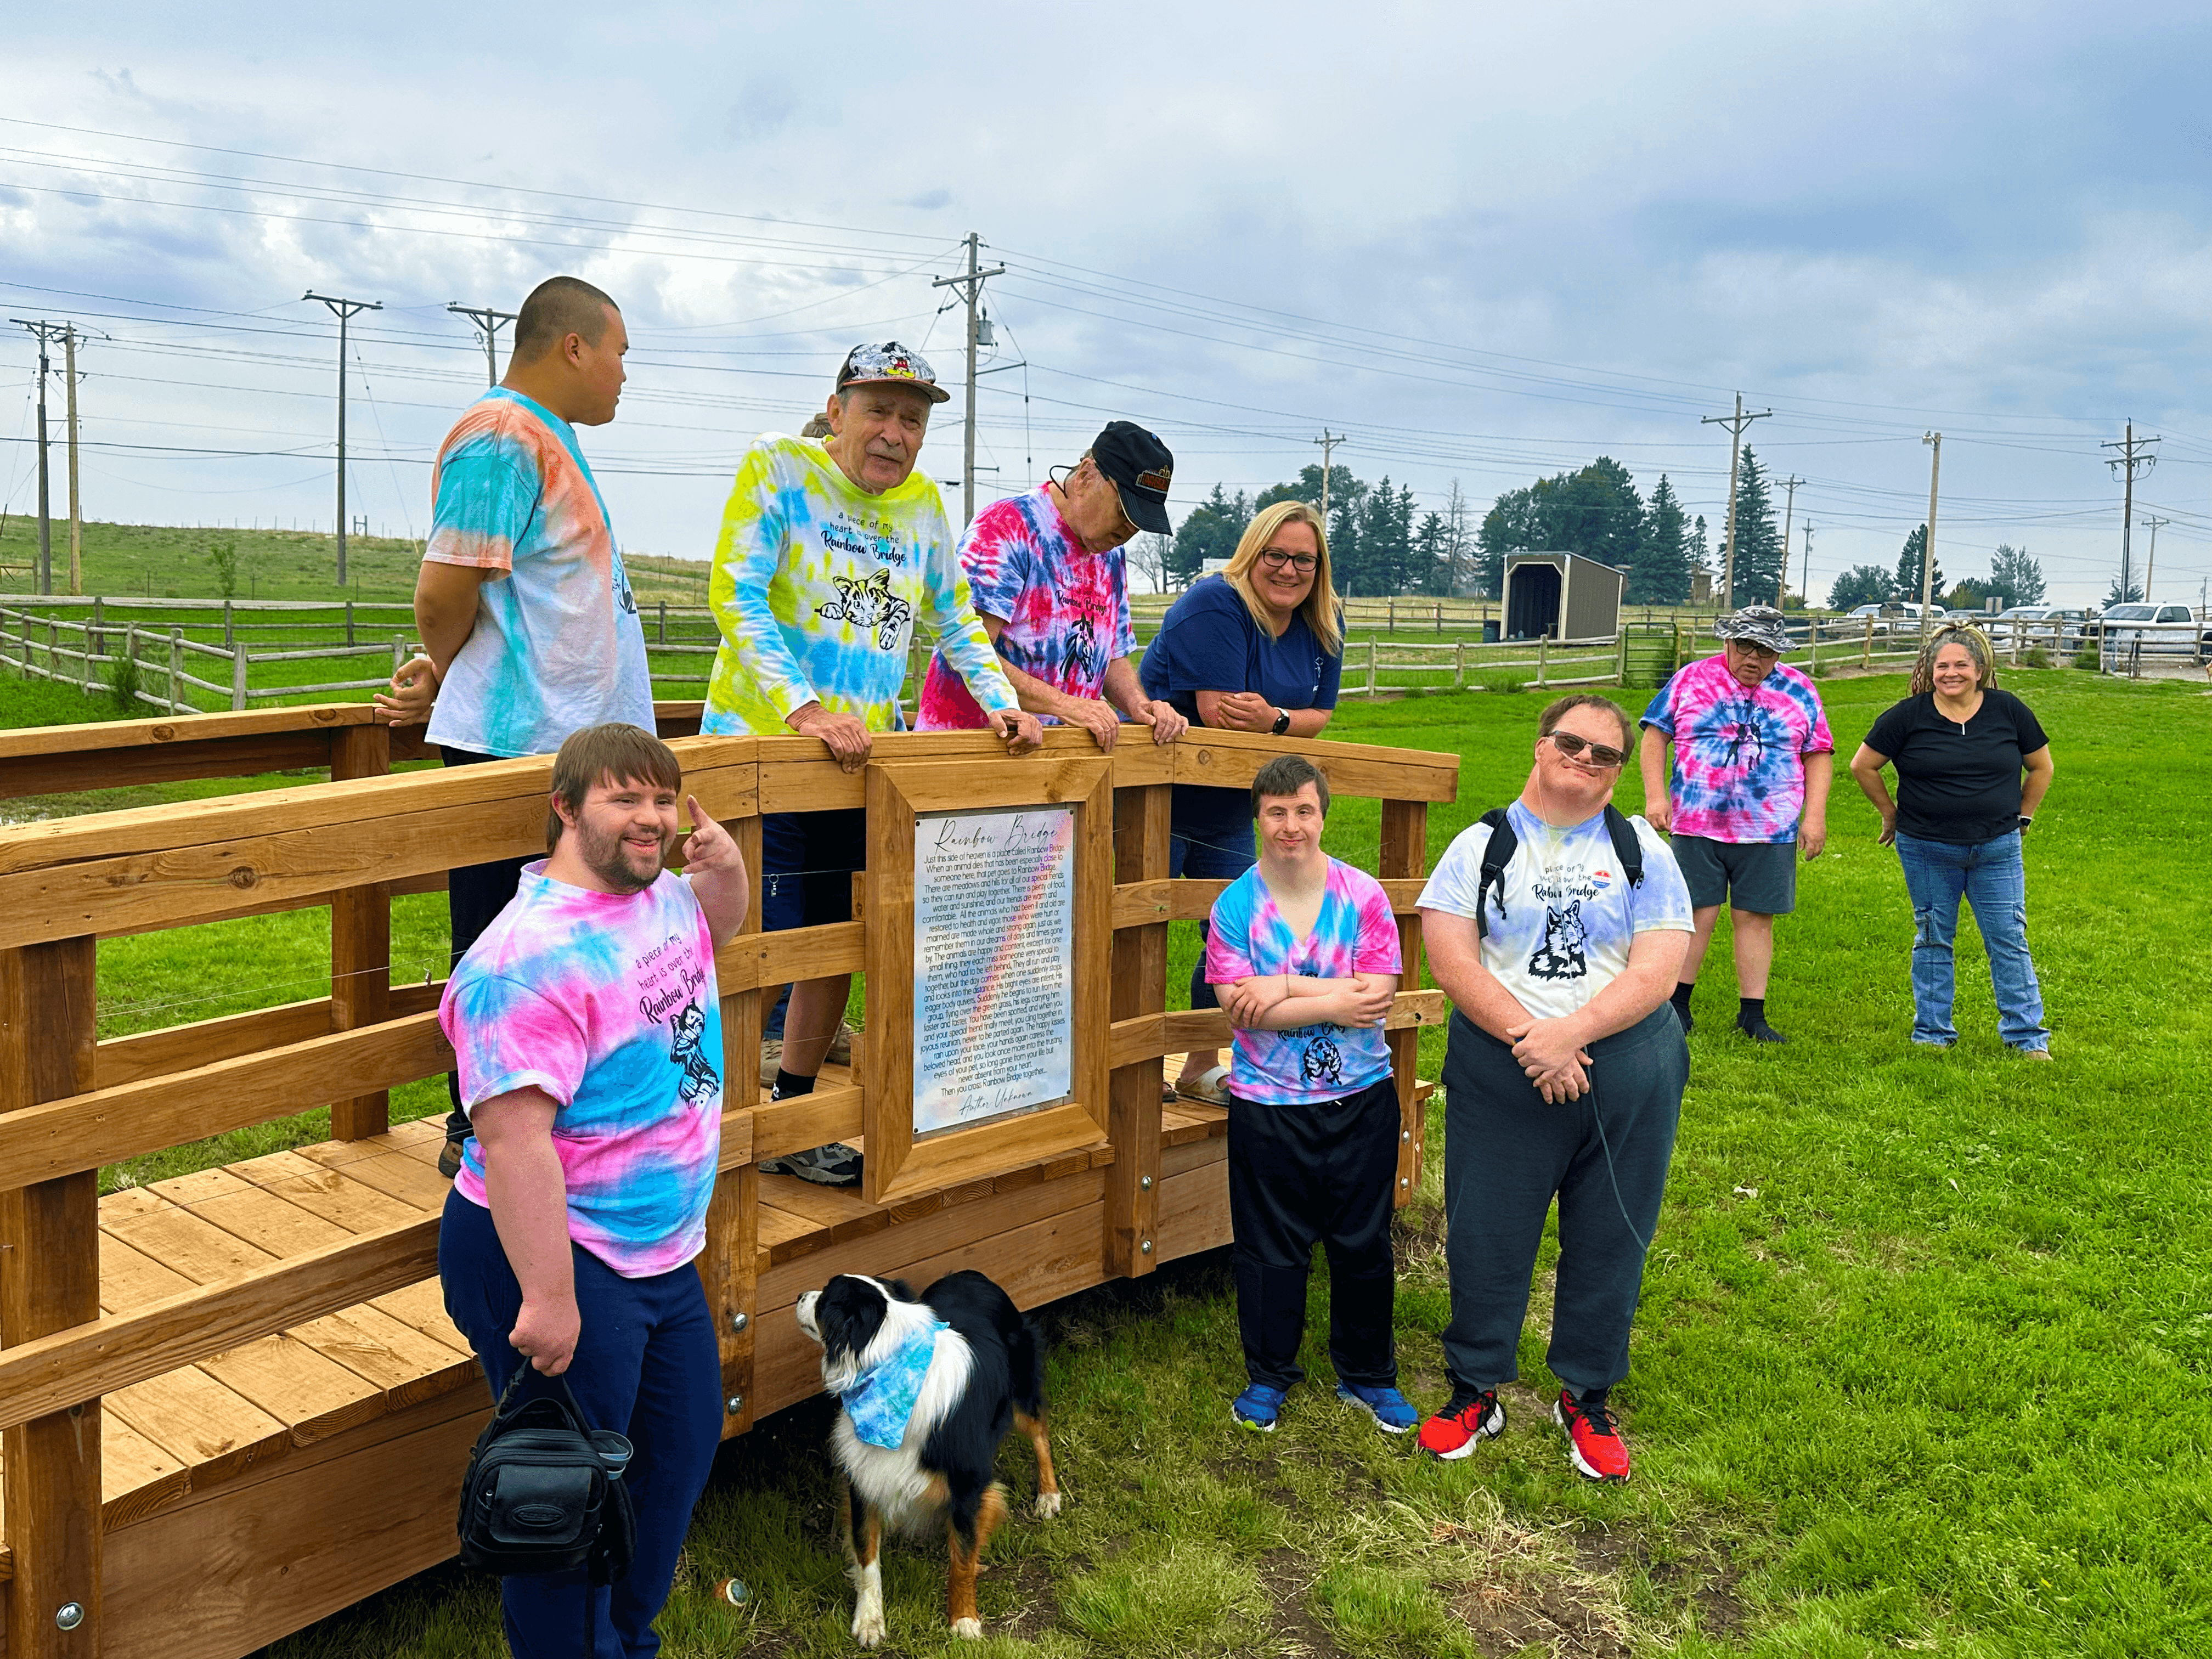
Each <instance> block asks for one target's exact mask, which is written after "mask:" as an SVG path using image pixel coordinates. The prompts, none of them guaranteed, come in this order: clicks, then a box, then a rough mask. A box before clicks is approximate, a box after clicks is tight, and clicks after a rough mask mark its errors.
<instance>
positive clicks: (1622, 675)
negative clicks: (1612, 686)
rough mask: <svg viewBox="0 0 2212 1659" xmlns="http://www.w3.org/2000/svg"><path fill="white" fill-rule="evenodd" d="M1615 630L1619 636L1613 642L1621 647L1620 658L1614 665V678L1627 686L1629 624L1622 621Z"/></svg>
mask: <svg viewBox="0 0 2212 1659" xmlns="http://www.w3.org/2000/svg"><path fill="white" fill-rule="evenodd" d="M1615 632H1616V634H1617V635H1618V637H1617V638H1616V639H1615V640H1614V641H1613V643H1614V645H1615V646H1616V647H1618V648H1619V653H1620V660H1619V661H1618V662H1617V663H1615V664H1614V665H1613V678H1614V679H1616V680H1618V681H1619V682H1620V684H1622V685H1624V686H1626V684H1628V627H1627V624H1626V623H1622V624H1620V626H1619V627H1618V628H1617V629H1616V630H1615Z"/></svg>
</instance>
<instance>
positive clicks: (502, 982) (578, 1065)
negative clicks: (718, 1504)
mask: <svg viewBox="0 0 2212 1659" xmlns="http://www.w3.org/2000/svg"><path fill="white" fill-rule="evenodd" d="M682 786H683V776H682V772H681V769H680V768H679V766H678V763H677V759H676V757H675V755H674V754H673V753H672V752H671V750H669V747H668V745H667V744H665V743H663V742H661V741H660V739H659V738H656V737H654V736H653V734H652V733H651V732H645V731H641V730H640V729H639V728H638V727H636V726H627V725H623V724H620V723H611V724H607V725H601V726H592V727H589V728H587V729H586V730H584V731H581V732H576V733H575V734H574V735H573V736H572V737H570V738H568V740H567V741H566V742H565V743H563V744H562V745H561V750H560V753H559V755H558V756H557V757H556V758H555V760H554V763H553V779H552V790H551V793H550V801H549V803H548V805H549V806H550V826H549V835H548V840H549V842H550V849H551V850H550V853H549V854H548V855H547V857H546V858H545V859H544V861H543V862H540V863H532V865H530V866H529V867H527V868H526V869H525V870H524V871H523V872H522V874H521V877H520V882H519V884H518V888H517V890H516V893H515V896H514V899H513V902H511V903H510V904H508V905H507V907H506V908H504V909H503V910H501V912H500V913H499V915H498V916H497V917H496V918H495V919H494V921H492V922H491V924H490V925H489V927H486V928H485V929H484V930H483V933H482V934H481V935H480V936H479V937H478V938H477V940H476V942H475V943H474V944H473V945H471V946H470V948H469V951H468V953H467V954H466V955H465V956H464V957H462V958H461V961H460V963H459V965H458V966H456V967H455V968H454V969H453V977H452V978H451V979H450V980H449V981H447V986H446V994H445V997H444V999H443V1000H442V1001H441V1003H440V1005H439V1009H438V1020H439V1024H440V1025H441V1027H442V1028H443V1029H444V1030H445V1033H446V1036H447V1038H448V1039H449V1040H450V1041H451V1042H452V1043H453V1054H454V1057H455V1060H456V1061H457V1062H458V1065H459V1073H460V1079H461V1098H462V1100H463V1102H464V1103H465V1105H466V1107H467V1109H468V1111H469V1113H470V1115H471V1118H472V1119H473V1121H474V1122H475V1124H476V1127H477V1134H476V1138H475V1139H472V1140H471V1141H470V1142H469V1143H468V1146H467V1147H466V1149H465V1156H464V1158H463V1160H462V1164H461V1170H460V1173H459V1176H457V1177H456V1179H455V1180H454V1182H453V1191H452V1192H451V1193H450V1194H447V1199H446V1208H445V1212H444V1215H443V1217H442V1218H441V1223H440V1231H439V1237H438V1277H439V1279H440V1281H441V1284H442V1285H443V1286H444V1290H445V1299H446V1310H447V1313H448V1314H449V1315H450V1316H452V1318H453V1322H454V1323H455V1324H456V1325H458V1326H459V1328H461V1329H462V1331H463V1332H465V1334H467V1336H468V1339H469V1344H470V1346H471V1347H472V1348H473V1349H474V1350H475V1351H476V1355H477V1359H478V1360H479V1361H480V1362H482V1364H483V1370H484V1376H485V1380H486V1381H487V1382H488V1383H490V1385H491V1391H492V1395H493V1397H494V1398H495V1399H496V1398H498V1397H499V1395H501V1393H502V1392H503V1391H504V1390H505V1389H506V1388H507V1384H508V1383H509V1382H510V1381H513V1379H514V1377H515V1374H516V1372H517V1371H518V1370H520V1369H521V1368H522V1367H523V1366H524V1365H526V1364H527V1365H528V1366H530V1367H531V1368H532V1370H535V1371H536V1372H538V1374H539V1376H542V1377H554V1376H557V1377H561V1378H562V1379H563V1381H564V1382H565V1383H567V1385H568V1388H569V1389H570V1390H571V1391H572V1392H573V1394H574V1398H575V1401H576V1404H577V1405H578V1406H579V1407H580V1408H581V1410H582V1412H583V1414H584V1416H585V1418H586V1420H587V1422H588V1424H589V1425H590V1426H592V1427H593V1428H599V1429H611V1430H613V1431H616V1432H617V1433H620V1434H622V1435H624V1436H626V1437H628V1438H629V1442H630V1443H631V1445H632V1446H633V1447H635V1455H634V1456H633V1457H632V1459H631V1462H630V1464H629V1469H628V1471H627V1472H626V1474H625V1476H624V1479H625V1482H626V1484H627V1485H628V1486H629V1490H630V1492H631V1494H632V1497H633V1499H634V1501H635V1509H636V1519H637V1547H636V1552H635V1555H634V1556H633V1558H632V1559H631V1561H630V1565H629V1570H628V1571H627V1572H625V1573H624V1574H623V1577H621V1578H620V1579H618V1580H617V1582H616V1583H613V1584H612V1585H610V1586H605V1587H594V1586H593V1585H592V1583H590V1580H589V1577H588V1575H587V1574H586V1572H585V1571H582V1570H578V1571H574V1572H568V1573H546V1574H538V1575H528V1576H514V1577H507V1578H506V1579H503V1580H502V1581H501V1589H500V1601H501V1613H502V1616H503V1620H504V1623H505V1626H506V1632H507V1644H508V1646H509V1648H510V1649H511V1650H513V1652H514V1653H515V1654H516V1655H517V1656H523V1659H530V1656H539V1655H547V1656H550V1655H556V1654H572V1653H575V1652H578V1651H580V1650H581V1651H585V1652H589V1653H604V1652H608V1651H618V1652H621V1653H625V1654H649V1653H652V1652H653V1651H654V1650H656V1649H657V1648H658V1646H659V1638H657V1637H656V1636H655V1635H654V1634H653V1620H654V1618H655V1616H656V1615H658V1613H659V1611H660V1608H661V1606H662V1604H663V1603H664V1602H665V1601H666V1600H667V1597H668V1590H669V1585H670V1583H671V1581H672V1580H673V1578H674V1577H675V1572H676V1563H677V1558H678V1554H679V1553H680V1552H681V1550H682V1548H683V1545H684V1532H685V1530H686V1528H688V1527H689V1525H690V1518H691V1510H692V1506H693V1504H696V1502H697V1501H698V1498H699V1494H700V1492H702V1491H703V1490H704V1489H705V1487H706V1484H707V1475H708V1470H709V1469H710V1468H712V1466H713V1463H714V1449H715V1448H716V1446H718V1445H719V1444H720V1441H721V1433H722V1425H723V1420H724V1413H723V1399H724V1395H723V1390H722V1386H721V1383H722V1372H721V1358H720V1348H719V1346H718V1344H717V1342H716V1340H715V1336H714V1316H713V1314H712V1313H711V1312H710V1310H708V1305H707V1298H706V1295H705V1291H704V1289H703V1287H702V1285H701V1282H700V1279H699V1274H698V1271H697V1269H696V1267H695V1266H694V1265H693V1261H694V1258H696V1256H697V1255H698V1254H699V1252H700V1249H702V1245H703V1244H704V1242H705V1238H706V1228H707V1208H708V1200H710V1199H711V1198H712V1197H713V1195H714V1176H715V1170H716V1169H717V1167H718V1165H719V1164H720V1159H721V1147H722V1077H721V1073H720V1066H721V1065H722V1025H721V1013H720V995H719V994H718V992H717V990H716V987H715V981H714V951H715V949H716V947H717V946H719V945H723V944H725V943H726V942H727V941H728V940H729V939H731V937H732V935H734V934H735V933H737V931H738V925H739V924H740V923H741V922H743V921H744V915H745V905H746V902H747V898H748V896H749V894H750V881H749V878H748V877H747V874H746V871H745V865H744V857H743V856H742V855H741V854H739V852H738V846H737V843H736V842H735V841H734V840H732V837H731V836H730V834H729V832H728V831H727V830H726V829H723V828H722V827H721V826H720V825H719V824H717V823H715V822H714V820H713V819H712V818H710V817H708V816H707V815H706V813H705V812H703V811H701V810H700V806H699V803H698V801H697V800H696V799H692V798H689V797H684V796H682V795H680V793H679V791H680V790H681V788H682ZM679 799H681V800H683V801H684V805H685V806H686V807H687V809H688V811H689V812H690V818H691V823H692V830H691V836H690V841H689V842H688V843H687V844H686V846H685V848H684V854H683V856H684V864H685V868H684V873H683V874H682V875H680V876H678V875H675V874H672V873H671V872H668V871H667V870H665V868H664V867H663V861H664V860H665V857H666V855H667V854H668V853H669V852H670V850H671V848H673V847H674V845H675V843H676V839H677V833H678V817H677V805H678V801H679ZM520 1391H521V1393H522V1395H523V1397H525V1398H528V1397H530V1396H532V1395H537V1394H542V1393H544V1392H546V1391H547V1390H546V1389H545V1386H544V1383H541V1382H540V1381H539V1380H538V1378H537V1377H530V1378H525V1379H523V1380H522V1382H521V1383H520ZM598 1632H606V1633H605V1634H599V1633H598ZM586 1633H588V1634H586ZM580 1634H581V1636H582V1639H581V1640H580ZM610 1640H611V1642H612V1644H613V1646H612V1648H610V1647H609V1646H608V1645H607V1644H608V1643H609V1642H610Z"/></svg>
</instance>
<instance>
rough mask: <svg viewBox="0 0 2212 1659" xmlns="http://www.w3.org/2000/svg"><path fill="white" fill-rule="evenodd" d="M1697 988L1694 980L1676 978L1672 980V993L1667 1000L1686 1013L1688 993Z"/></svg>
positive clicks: (1688, 1010)
mask: <svg viewBox="0 0 2212 1659" xmlns="http://www.w3.org/2000/svg"><path fill="white" fill-rule="evenodd" d="M1697 988H1698V982H1697V981H1695V980H1677V981H1674V995H1673V996H1671V997H1669V998H1668V999H1667V1000H1668V1001H1669V1002H1671V1003H1673V1004H1674V1006H1675V1007H1676V1008H1678V1009H1680V1011H1681V1012H1684V1013H1688V1012H1690V993H1691V992H1692V991H1694V990H1696V989H1697Z"/></svg>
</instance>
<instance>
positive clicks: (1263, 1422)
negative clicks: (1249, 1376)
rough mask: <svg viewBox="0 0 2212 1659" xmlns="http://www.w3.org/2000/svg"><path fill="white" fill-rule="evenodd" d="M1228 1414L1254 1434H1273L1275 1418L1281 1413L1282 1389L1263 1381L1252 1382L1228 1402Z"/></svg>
mask: <svg viewBox="0 0 2212 1659" xmlns="http://www.w3.org/2000/svg"><path fill="white" fill-rule="evenodd" d="M1229 1414H1230V1416H1231V1417H1233V1418H1235V1419H1237V1422H1238V1423H1239V1424H1240V1425H1243V1427H1245V1428H1248V1429H1249V1430H1251V1431H1252V1432H1253V1433H1255V1434H1273V1433H1274V1431H1275V1419H1277V1418H1279V1417H1280V1416H1281V1415H1282V1414H1283V1391H1282V1390H1281V1389H1271V1388H1269V1387H1268V1386H1267V1384H1266V1383H1249V1384H1248V1385H1247V1386H1246V1388H1245V1389H1244V1392H1243V1393H1242V1394H1240V1395H1237V1398H1236V1399H1234V1400H1232V1401H1230V1402H1229Z"/></svg>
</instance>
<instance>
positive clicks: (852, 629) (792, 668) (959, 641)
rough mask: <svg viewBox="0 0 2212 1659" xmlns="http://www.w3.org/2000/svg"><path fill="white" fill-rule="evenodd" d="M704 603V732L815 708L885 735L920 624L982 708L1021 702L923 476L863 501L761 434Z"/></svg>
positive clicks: (790, 444) (806, 452)
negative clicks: (710, 662) (708, 647)
mask: <svg viewBox="0 0 2212 1659" xmlns="http://www.w3.org/2000/svg"><path fill="white" fill-rule="evenodd" d="M708 604H710V605H712V606H713V607H714V619H715V622H716V623H718V624H719V625H720V629H721V630H722V647H721V650H720V652H719V653H717V654H716V656H715V658H714V679H713V681H712V683H711V684H709V685H708V690H707V711H706V714H705V717H704V719H703V720H702V721H701V723H700V730H701V731H702V732H705V733H708V735H710V736H715V737H723V736H729V735H732V734H744V733H747V732H752V733H762V734H770V733H781V732H787V731H788V730H789V728H788V727H787V726H785V724H784V716H785V715H787V714H790V713H791V711H792V710H793V709H794V708H800V707H803V706H804V705H805V704H806V703H809V702H820V703H821V705H822V706H823V708H825V709H828V710H829V711H830V712H831V713H833V714H856V715H858V716H860V719H861V720H864V721H866V724H867V726H868V728H869V730H871V731H875V732H883V731H889V730H890V729H891V727H892V726H893V725H894V724H895V723H896V721H895V710H896V707H897V697H898V692H899V687H900V685H901V684H902V683H903V682H904V680H905V678H906V654H907V644H908V641H909V640H910V639H911V638H912V637H913V635H914V625H915V623H916V622H917V621H919V622H921V623H922V624H923V625H924V626H925V627H927V629H929V631H930V633H931V634H932V635H933V636H934V637H935V639H936V641H937V642H938V644H939V647H941V648H942V650H943V651H944V653H945V659H946V661H947V662H949V663H950V664H951V666H952V667H953V669H954V670H955V671H957V672H958V673H959V675H960V677H961V678H963V680H965V681H966V682H967V684H968V687H969V690H971V691H973V692H974V693H975V698H976V701H977V702H981V704H982V705H983V706H984V708H1015V707H1017V706H1018V705H1017V703H1016V702H1015V698H1014V690H1013V687H1012V685H1010V684H1007V681H1006V675H1005V674H1004V673H1002V672H1001V671H1000V668H999V659H998V653H996V652H994V650H993V649H992V648H991V638H990V635H987V634H986V633H985V632H984V631H983V623H982V620H981V617H978V616H977V615H976V614H975V605H974V603H973V601H972V600H971V599H970V597H969V592H968V579H967V577H966V575H965V574H963V572H962V570H961V568H960V560H959V557H958V555H957V553H956V551H955V550H954V544H953V538H952V526H951V522H950V520H947V518H946V517H945V501H944V498H943V497H942V496H941V495H939V494H938V489H937V483H936V481H935V480H934V479H933V478H929V477H924V476H923V475H922V474H921V472H920V471H916V472H915V473H913V474H911V475H910V476H909V477H908V478H907V481H906V482H905V483H902V484H900V485H898V486H897V487H896V488H895V489H886V490H884V492H883V493H882V494H881V495H869V494H868V493H867V492H866V490H864V489H860V486H859V485H857V484H855V483H853V482H852V480H851V479H849V478H848V477H846V476H845V474H844V473H843V471H842V470H840V468H839V467H838V465H837V463H836V461H835V460H833V459H830V456H829V451H828V450H827V449H825V448H824V447H823V446H822V445H821V444H820V443H818V442H817V441H814V440H812V439H811V438H792V437H786V436H784V435H781V434H778V433H764V434H763V435H761V437H760V438H758V439H757V441H755V442H754V444H753V446H752V447H751V448H750V449H748V450H747V451H746V452H745V454H744V459H743V460H742V461H740V462H739V463H738V476H737V482H736V483H734V484H733V485H732V488H731V490H730V501H729V505H728V506H727V507H725V508H724V509H723V513H722V534H721V539H720V542H719V543H718V544H716V546H715V549H714V576H713V579H712V581H711V583H710V585H709V586H708Z"/></svg>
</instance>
